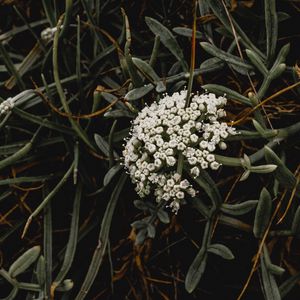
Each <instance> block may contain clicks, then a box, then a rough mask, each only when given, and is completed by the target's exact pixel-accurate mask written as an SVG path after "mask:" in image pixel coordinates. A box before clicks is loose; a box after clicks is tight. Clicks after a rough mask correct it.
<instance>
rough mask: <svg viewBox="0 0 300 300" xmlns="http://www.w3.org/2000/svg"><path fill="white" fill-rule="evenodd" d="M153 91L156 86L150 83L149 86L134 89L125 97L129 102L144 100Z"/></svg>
mask: <svg viewBox="0 0 300 300" xmlns="http://www.w3.org/2000/svg"><path fill="white" fill-rule="evenodd" d="M153 89H154V85H153V84H152V83H149V84H147V85H144V86H141V87H138V88H135V89H132V90H131V91H129V92H128V93H127V94H126V95H125V96H124V98H125V99H126V100H127V101H134V100H138V99H141V98H143V97H144V96H145V95H147V94H148V93H149V92H151V91H152V90H153Z"/></svg>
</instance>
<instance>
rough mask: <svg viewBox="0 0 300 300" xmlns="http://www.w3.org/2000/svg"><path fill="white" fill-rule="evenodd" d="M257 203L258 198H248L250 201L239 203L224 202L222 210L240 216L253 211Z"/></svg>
mask: <svg viewBox="0 0 300 300" xmlns="http://www.w3.org/2000/svg"><path fill="white" fill-rule="evenodd" d="M257 203H258V200H248V201H245V202H243V203H239V204H227V203H223V204H222V205H221V211H222V212H223V213H226V214H228V215H232V216H240V215H244V214H246V213H248V212H249V211H251V210H252V209H254V207H256V205H257Z"/></svg>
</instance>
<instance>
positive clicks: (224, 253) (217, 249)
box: [207, 244, 234, 260]
mask: <svg viewBox="0 0 300 300" xmlns="http://www.w3.org/2000/svg"><path fill="white" fill-rule="evenodd" d="M207 251H208V252H210V253H213V254H216V255H219V256H221V257H222V258H224V259H227V260H232V259H234V255H233V254H232V252H231V250H230V249H229V248H228V247H226V246H225V245H222V244H212V245H210V246H209V247H208V248H207Z"/></svg>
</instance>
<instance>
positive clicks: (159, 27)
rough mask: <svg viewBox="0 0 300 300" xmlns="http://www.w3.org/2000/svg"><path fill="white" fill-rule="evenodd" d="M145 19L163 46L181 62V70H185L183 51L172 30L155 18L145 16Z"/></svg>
mask: <svg viewBox="0 0 300 300" xmlns="http://www.w3.org/2000/svg"><path fill="white" fill-rule="evenodd" d="M145 20H146V24H147V25H148V27H149V28H150V30H151V31H152V32H153V33H154V34H155V35H158V36H159V37H160V40H161V42H162V43H163V44H164V46H165V47H166V48H168V49H169V51H170V52H171V53H172V54H173V55H174V56H175V57H176V58H177V60H178V61H180V62H181V65H182V68H183V70H184V71H187V70H188V66H187V63H186V62H185V60H184V56H183V52H182V50H181V48H180V46H179V45H178V43H177V41H176V39H175V37H174V35H173V34H172V32H171V31H170V30H169V29H168V28H167V27H165V26H164V25H163V24H161V23H160V22H158V21H157V20H155V19H152V18H150V17H146V18H145Z"/></svg>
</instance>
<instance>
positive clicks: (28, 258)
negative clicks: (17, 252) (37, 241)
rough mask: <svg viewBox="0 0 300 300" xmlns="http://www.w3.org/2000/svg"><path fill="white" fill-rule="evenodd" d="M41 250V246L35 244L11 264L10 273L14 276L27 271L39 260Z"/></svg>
mask: <svg viewBox="0 0 300 300" xmlns="http://www.w3.org/2000/svg"><path fill="white" fill-rule="evenodd" d="M40 252H41V247H40V246H34V247H32V248H30V249H29V250H27V251H26V252H25V253H23V254H22V255H21V256H20V257H19V258H18V259H17V260H16V261H15V262H14V263H13V264H12V265H11V266H10V268H9V270H8V273H9V275H10V276H11V277H13V278H14V277H16V276H18V275H19V274H21V273H23V272H24V271H26V270H27V269H28V268H29V267H30V266H31V265H32V264H33V263H34V262H35V261H36V260H37V258H38V257H39V255H40Z"/></svg>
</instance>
